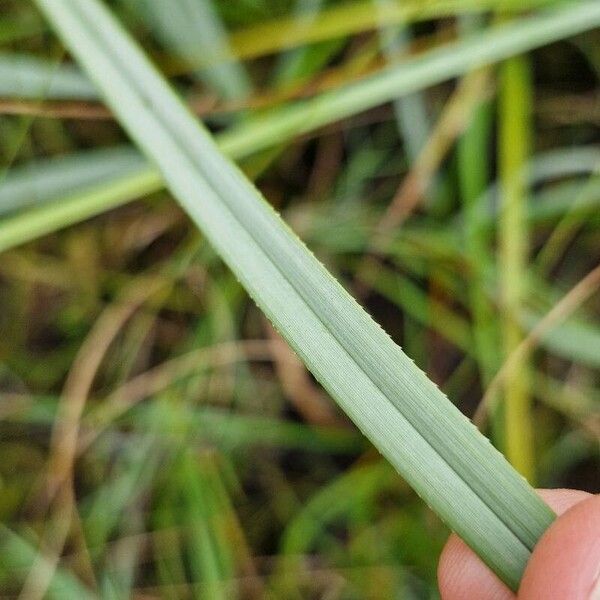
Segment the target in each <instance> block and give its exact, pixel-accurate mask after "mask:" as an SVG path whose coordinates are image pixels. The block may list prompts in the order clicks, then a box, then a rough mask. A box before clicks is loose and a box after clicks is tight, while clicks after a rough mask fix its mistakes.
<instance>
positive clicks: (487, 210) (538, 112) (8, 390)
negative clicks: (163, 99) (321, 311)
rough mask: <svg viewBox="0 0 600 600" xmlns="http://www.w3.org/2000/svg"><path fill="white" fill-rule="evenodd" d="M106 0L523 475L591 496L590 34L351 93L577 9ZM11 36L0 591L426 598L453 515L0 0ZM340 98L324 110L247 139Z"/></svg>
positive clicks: (0, 30)
mask: <svg viewBox="0 0 600 600" xmlns="http://www.w3.org/2000/svg"><path fill="white" fill-rule="evenodd" d="M110 4H111V6H112V8H113V9H114V10H115V11H117V13H118V14H119V16H120V18H121V19H122V20H123V21H124V22H125V23H126V25H127V27H128V29H129V30H130V31H133V32H134V33H135V34H136V36H137V37H138V39H139V40H140V41H141V42H142V43H143V44H144V46H145V48H146V49H147V50H148V51H149V52H150V53H151V54H152V56H153V58H154V59H155V61H156V62H157V64H158V65H159V66H160V67H161V69H162V70H163V71H164V72H165V73H166V74H167V75H169V77H170V78H171V80H172V82H173V83H174V85H175V86H176V87H177V88H178V89H179V90H180V92H181V93H182V94H183V96H184V97H185V99H186V101H187V102H188V103H189V104H190V106H191V107H192V108H193V110H195V111H196V112H197V113H198V114H199V115H200V116H202V117H203V118H204V120H205V121H206V122H207V123H208V124H209V125H210V126H211V127H212V128H214V130H215V131H216V132H219V135H221V136H222V138H221V139H223V140H224V142H223V143H224V144H226V143H227V142H226V140H229V143H230V146H231V147H235V144H234V143H233V142H231V140H232V139H233V138H235V132H236V131H238V132H241V133H240V134H239V135H238V137H237V138H235V139H237V140H238V143H240V144H241V146H238V148H239V147H243V148H245V149H244V150H243V151H242V150H239V149H238V150H237V151H235V150H233V151H232V153H234V154H235V153H236V152H237V154H238V155H240V156H239V157H238V158H240V160H241V165H242V168H243V169H244V171H245V172H246V173H247V174H248V175H249V176H251V177H252V178H253V179H254V180H255V181H256V182H257V185H258V186H259V187H260V188H261V190H262V191H263V192H264V193H265V195H266V196H267V198H268V199H269V200H270V202H272V204H273V205H274V206H275V207H276V209H277V210H278V211H280V212H281V213H282V214H283V215H284V217H285V218H286V220H287V221H288V222H289V223H290V224H291V226H292V227H293V228H294V229H295V231H297V232H298V233H299V235H300V237H302V238H303V239H304V240H306V242H307V243H308V245H309V246H310V247H311V248H312V249H314V250H315V252H316V253H317V254H318V256H319V258H320V259H321V260H322V261H323V262H324V263H325V264H326V265H327V266H328V268H329V269H330V270H331V271H332V272H334V273H335V274H336V275H337V276H338V277H339V278H340V279H342V280H343V281H344V282H345V284H346V286H347V287H348V288H349V289H351V290H352V292H353V293H354V294H355V295H356V296H357V297H358V298H359V299H360V300H361V302H362V303H363V304H364V305H365V306H366V307H367V308H368V310H369V312H370V313H371V314H372V315H373V316H374V317H375V319H376V320H377V321H378V322H380V323H381V324H382V325H383V326H384V327H385V329H386V330H387V331H388V332H389V333H390V334H391V335H392V336H393V338H394V339H395V340H396V341H397V342H398V343H400V344H401V345H402V347H403V348H404V349H405V351H406V352H407V353H408V354H409V355H410V356H411V357H412V358H413V359H414V360H415V361H416V362H417V364H418V365H419V366H420V367H421V368H423V369H424V370H425V371H426V372H427V373H428V375H429V376H430V377H431V378H432V379H433V380H434V381H436V382H437V383H438V384H439V385H440V386H441V387H442V389H443V390H444V391H445V392H446V393H447V394H448V395H449V396H450V398H451V399H452V400H453V401H454V402H455V403H456V404H457V405H458V406H459V407H460V408H461V410H463V412H465V413H466V414H468V415H469V416H473V417H474V418H475V420H476V422H477V423H478V424H480V426H481V427H484V428H485V430H486V432H487V433H488V434H489V435H491V437H492V439H493V441H494V443H495V444H496V445H497V446H498V447H499V448H500V449H501V450H502V451H504V452H505V453H506V454H507V456H508V457H509V459H510V460H511V462H512V463H513V464H514V465H515V466H516V467H517V468H518V469H519V470H520V471H521V472H522V473H523V474H524V475H526V476H527V478H528V479H529V480H530V481H531V482H532V483H534V484H536V485H538V486H548V487H555V486H566V487H577V488H581V489H586V490H589V491H593V492H598V491H600V476H599V466H600V462H599V445H598V442H599V438H600V392H599V391H598V381H599V377H598V373H599V368H600V295H599V294H598V293H597V289H598V287H600V266H599V262H600V218H599V217H598V215H599V214H600V213H599V212H598V206H599V205H600V185H599V183H600V182H599V180H598V167H599V166H600V145H599V138H598V127H599V125H600V113H599V102H598V77H599V75H600V54H599V51H598V48H599V47H600V46H599V44H598V42H599V35H600V34H599V32H598V29H593V30H591V31H588V32H585V33H581V34H578V35H566V34H565V36H566V37H565V38H564V39H561V40H560V41H555V42H554V43H552V44H550V45H543V44H545V42H540V44H539V45H540V46H541V47H539V48H535V47H534V46H535V44H533V45H532V47H533V48H534V49H533V50H531V51H530V52H528V53H527V54H520V55H519V56H515V57H512V58H508V59H507V60H504V61H502V62H500V63H499V64H492V65H489V64H488V63H489V62H495V61H493V60H491V61H490V60H487V61H485V62H486V66H481V65H480V64H478V61H477V58H476V57H474V58H473V61H472V65H470V67H469V68H465V69H464V70H463V71H461V75H460V77H459V78H458V79H455V80H453V81H450V82H444V81H443V79H444V78H443V77H441V76H440V77H438V78H437V79H435V81H439V83H435V84H433V85H431V84H424V85H421V86H419V85H415V86H414V88H413V89H411V90H410V91H411V93H410V94H408V95H406V94H402V95H401V96H400V97H398V98H396V99H394V100H393V102H391V103H385V104H381V103H380V104H379V105H377V106H374V107H373V108H370V109H369V110H366V111H361V112H360V113H357V114H352V115H351V116H348V117H347V118H344V119H342V120H339V119H338V118H337V116H336V105H335V104H334V102H335V90H337V89H341V88H343V86H346V85H348V84H356V83H360V82H361V81H363V80H364V78H365V77H366V76H368V75H371V74H373V73H377V72H379V71H381V70H382V69H385V68H389V67H394V66H400V67H401V66H402V65H403V64H404V63H406V64H407V65H413V64H415V63H414V62H411V61H419V60H421V63H420V65H421V66H420V67H419V68H422V69H424V70H426V69H427V68H428V65H432V64H433V62H434V59H433V58H431V57H432V56H433V55H432V52H435V50H436V49H437V48H439V49H441V52H442V53H443V52H444V51H445V48H446V47H448V48H450V47H455V46H452V44H461V43H463V42H465V43H468V42H469V40H471V39H473V36H486V35H489V33H488V30H489V29H490V28H493V27H495V26H496V23H497V22H498V21H502V22H505V23H509V24H510V23H515V24H516V26H518V24H519V22H520V21H521V20H523V19H526V18H527V17H528V14H529V13H531V12H535V11H542V10H544V9H546V8H552V7H553V6H551V5H555V4H557V3H556V2H551V1H549V0H528V1H527V2H523V1H521V2H519V3H517V2H513V1H510V0H487V1H485V2H481V1H480V2H473V1H470V0H452V1H450V0H435V1H433V0H432V1H430V2H428V3H422V2H408V3H398V2H396V1H394V0H373V1H372V0H358V1H356V2H325V1H320V0H297V1H295V2H292V1H290V2H275V1H274V0H253V1H250V0H234V1H232V2H219V1H217V0H214V1H211V0H173V1H170V2H168V3H167V2H164V1H162V0H120V1H119V2H111V3H110ZM576 4H577V3H576V2H575V3H571V4H570V3H569V2H562V3H560V5H561V6H562V7H566V9H568V7H569V6H575V5H576ZM590 7H591V4H590ZM590 10H591V8H590ZM596 12H597V11H596ZM565 14H568V10H566V11H565ZM558 37H560V36H558ZM483 39H485V38H483ZM548 41H550V40H548ZM0 43H1V44H2V53H0V161H1V164H2V166H1V169H2V174H1V176H0V177H1V179H0V248H2V249H3V250H4V252H3V253H2V255H1V257H0V298H1V300H2V307H3V310H2V313H1V314H0V332H1V333H2V335H1V336H0V452H1V455H2V457H3V460H2V462H1V463H0V521H1V523H2V525H1V526H0V527H1V529H0V590H1V593H2V595H3V596H6V597H13V596H18V595H19V593H21V595H22V597H23V598H42V597H45V596H46V595H48V596H49V597H54V598H86V597H90V598H93V597H101V598H129V597H132V598H163V597H164V598H195V597H202V598H235V597H240V598H251V597H252V598H262V597H273V598H295V597H297V598H310V597H323V598H344V599H345V598H390V597H395V598H407V599H411V598H435V597H436V594H437V592H436V585H435V568H436V560H437V556H438V555H439V551H440V549H441V547H442V544H443V542H444V539H445V537H446V535H447V532H446V530H445V528H444V527H443V526H442V525H441V524H440V522H439V521H438V520H437V518H436V517H435V516H434V515H433V514H432V513H431V512H430V511H429V510H428V509H427V507H425V506H424V505H423V504H422V502H421V501H420V500H419V498H418V497H417V496H416V495H415V494H414V492H412V491H411V490H410V488H409V487H408V486H407V485H406V484H405V483H404V482H403V481H402V480H401V479H400V478H399V477H398V476H397V475H396V474H395V472H394V471H393V469H392V468H391V467H390V466H388V465H387V463H385V462H384V461H383V460H382V459H381V458H380V457H379V456H378V455H377V453H376V452H375V451H374V450H373V449H372V448H371V447H370V446H368V444H367V443H366V442H365V441H364V439H363V438H362V437H361V436H360V434H359V433H358V432H357V431H356V430H355V429H354V428H353V427H352V426H351V425H350V424H349V422H348V421H347V420H346V419H345V417H343V416H342V415H341V414H340V412H339V411H338V410H337V409H336V408H335V406H334V404H333V403H332V401H330V400H329V399H328V398H327V397H326V395H325V394H324V393H323V392H322V390H321V389H320V388H319V387H318V385H317V384H316V383H315V381H314V380H313V379H312V378H311V377H310V376H309V375H308V373H307V372H306V371H305V369H304V367H303V366H302V365H301V363H300V362H299V361H298V359H297V358H296V357H295V356H294V355H293V353H292V352H291V351H290V350H289V349H288V348H287V346H286V345H285V344H284V343H283V342H282V341H281V340H280V339H279V338H278V336H277V334H276V333H275V332H274V331H273V330H272V328H271V327H270V325H268V324H267V322H266V321H265V320H264V318H263V317H262V316H261V315H260V314H259V312H258V310H257V309H256V307H255V306H254V305H253V304H252V303H251V302H250V301H249V300H248V298H247V296H246V294H245V293H244V291H243V289H242V288H241V286H240V285H239V283H238V282H237V281H236V279H235V277H234V276H233V275H232V274H231V273H230V272H229V271H228V270H227V269H226V268H225V266H224V265H223V264H222V263H221V261H220V260H219V259H218V258H217V256H216V255H215V254H214V252H213V251H212V250H211V248H210V247H209V246H208V244H207V243H206V241H205V239H204V238H202V236H200V234H199V233H198V232H197V230H196V229H195V228H194V226H193V225H191V224H190V222H189V221H188V219H187V218H186V217H185V215H184V214H183V213H182V212H181V210H180V209H179V208H178V207H177V206H176V205H175V204H174V202H173V201H172V199H170V198H169V196H168V195H167V194H166V193H165V192H163V191H161V185H160V181H159V180H158V179H157V178H156V176H155V175H154V174H153V173H152V171H148V168H147V167H146V166H145V164H144V162H143V161H142V159H141V157H140V156H139V155H138V154H137V153H136V152H135V151H134V150H133V149H132V148H131V147H129V146H128V145H127V138H126V137H125V135H124V134H123V132H122V131H121V129H120V128H119V127H118V125H116V124H115V123H114V121H113V120H112V118H111V115H110V113H109V112H108V111H107V109H106V108H105V107H104V106H103V105H102V104H101V102H100V101H99V100H98V97H97V94H96V91H95V89H94V87H93V86H92V85H91V84H90V83H89V82H88V80H87V79H86V78H85V77H84V76H83V75H82V74H81V73H80V72H79V70H78V69H77V68H76V67H74V66H73V64H72V62H71V61H70V59H69V57H68V56H65V52H64V50H63V49H62V48H61V46H60V44H59V43H58V42H57V40H56V38H55V37H54V36H53V35H52V34H51V33H50V31H49V30H48V28H47V26H46V25H45V23H44V21H43V20H42V19H41V17H40V15H39V14H38V13H37V11H36V10H35V8H34V7H33V5H32V4H31V3H29V2H22V1H17V0H15V1H6V0H0ZM515 43H516V42H515ZM509 54H510V53H508V54H505V55H503V56H502V58H504V57H505V56H508V55H509ZM415 57H416V58H415ZM320 94H324V96H322V98H323V100H322V101H321V104H320V105H319V106H321V107H323V104H324V103H325V104H326V103H327V102H329V103H330V105H329V106H328V107H326V110H327V111H328V113H327V114H331V115H332V116H331V117H330V118H328V121H327V122H319V123H318V125H319V128H318V129H314V128H312V129H311V128H310V127H308V126H306V127H303V125H302V124H299V125H298V126H297V127H298V129H297V132H296V133H294V131H287V130H285V135H286V140H283V139H282V140H280V141H279V142H280V143H273V140H271V141H269V142H268V143H267V144H266V145H263V146H260V143H259V142H253V141H252V140H251V139H250V138H249V137H248V136H249V135H250V134H251V133H252V131H259V130H260V129H261V127H269V126H270V125H269V123H272V122H274V121H276V120H277V119H278V118H279V115H282V114H283V115H284V117H285V114H286V113H285V111H286V110H288V109H286V106H288V105H290V106H292V110H293V107H294V106H295V105H296V104H295V103H296V102H302V101H303V100H304V99H308V101H309V102H310V99H311V98H313V97H319V95H320ZM327 94H330V95H327ZM314 106H316V105H314ZM340 110H341V111H342V114H347V113H346V112H344V111H343V110H342V109H340ZM287 114H289V113H287ZM270 119H271V120H270ZM265 123H266V125H265ZM257 124H258V125H257ZM244 131H246V132H250V134H246V137H245V138H243V137H241V136H243V135H244ZM260 135H265V136H266V137H268V134H267V133H265V132H264V130H263V131H262V133H260ZM227 136H229V137H227ZM288 139H289V141H288ZM240 140H241V141H240ZM275 141H276V142H277V141H278V140H275ZM244 144H245V145H244ZM248 148H249V149H248ZM111 209H112V210H111ZM67 225H68V227H67Z"/></svg>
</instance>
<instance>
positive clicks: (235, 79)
mask: <svg viewBox="0 0 600 600" xmlns="http://www.w3.org/2000/svg"><path fill="white" fill-rule="evenodd" d="M128 2H129V4H132V5H134V6H135V8H136V9H137V11H138V14H140V16H142V17H143V18H145V19H147V20H148V21H150V24H151V25H152V27H153V29H154V31H155V32H156V34H157V37H158V38H159V39H160V41H162V42H163V43H164V44H165V46H167V47H169V48H171V49H172V50H174V51H175V52H176V53H177V54H178V55H179V56H181V57H182V58H183V59H184V60H185V61H186V62H187V63H188V64H189V65H190V66H194V65H199V64H205V65H207V66H206V67H205V68H204V69H202V70H200V71H198V72H197V73H195V75H196V76H197V77H199V78H201V79H204V80H205V81H206V83H207V84H208V85H209V87H211V88H212V90H213V91H214V92H216V93H217V94H219V95H220V96H221V97H222V98H224V99H226V100H239V99H240V98H244V97H246V96H247V95H248V94H249V93H250V90H251V83H250V79H249V78H248V74H247V73H246V71H245V69H244V66H243V65H242V64H241V63H240V62H238V61H237V60H236V59H235V57H234V56H233V54H232V52H231V49H230V48H229V43H228V39H227V32H226V31H225V28H224V27H223V24H222V23H221V21H220V19H219V17H218V15H217V13H216V10H215V7H214V6H213V2H212V1H211V0H171V1H170V2H164V0H128Z"/></svg>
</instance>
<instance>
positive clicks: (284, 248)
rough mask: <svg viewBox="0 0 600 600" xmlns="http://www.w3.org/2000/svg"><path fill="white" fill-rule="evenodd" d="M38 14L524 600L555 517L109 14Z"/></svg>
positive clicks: (236, 260) (227, 253)
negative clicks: (526, 578) (524, 587)
mask: <svg viewBox="0 0 600 600" xmlns="http://www.w3.org/2000/svg"><path fill="white" fill-rule="evenodd" d="M37 4H38V5H39V6H40V8H42V9H43V11H44V12H45V14H46V15H47V17H48V18H49V19H50V21H51V22H52V23H53V24H54V26H55V28H56V29H57V31H58V32H59V34H60V35H61V37H62V38H63V40H64V41H65V42H66V43H67V45H68V46H69V48H70V50H71V51H72V52H73V53H74V55H75V56H76V58H77V59H78V61H79V62H80V63H81V65H82V66H83V67H84V68H85V70H86V71H87V72H88V75H89V76H90V77H91V78H92V79H93V80H94V81H95V82H96V84H97V85H98V87H99V88H100V89H101V90H102V92H103V94H104V96H105V98H106V101H107V103H108V104H109V105H110V106H111V108H112V110H113V111H114V112H115V114H116V115H117V117H118V119H119V120H120V122H121V123H122V125H123V126H124V127H125V128H126V130H127V131H128V132H129V134H130V135H131V137H132V138H133V139H134V140H135V141H136V143H137V145H138V146H139V147H140V148H141V149H142V150H143V151H144V153H145V154H147V156H148V157H149V158H150V159H151V160H152V161H153V162H155V163H156V164H157V166H158V167H159V168H160V170H161V172H162V174H163V176H164V178H165V181H166V184H167V186H168V188H169V189H170V191H171V192H172V193H173V195H174V196H175V197H176V198H177V200H178V201H179V202H180V204H181V205H182V206H183V208H184V209H185V210H186V211H187V212H188V214H189V215H190V216H191V218H192V219H193V220H194V221H195V223H196V224H197V225H198V226H199V228H200V229H201V230H202V231H203V232H204V233H205V235H206V236H207V238H208V239H209V240H210V241H211V243H212V244H213V246H214V247H215V248H216V249H217V251H218V252H219V253H220V255H221V256H222V258H223V259H224V260H225V262H226V263H227V264H228V265H229V267H230V268H231V269H232V270H233V271H234V272H235V273H236V275H237V276H238V278H239V279H240V281H241V283H242V284H243V285H244V287H245V288H246V289H247V290H248V292H249V293H250V295H251V296H252V297H253V298H254V300H255V301H256V303H257V304H258V305H259V307H260V308H261V309H262V310H263V311H264V312H265V313H266V315H267V316H268V317H269V318H270V320H271V321H272V322H273V323H274V325H275V327H276V328H277V329H278V330H279V331H280V332H281V333H282V335H283V336H284V337H285V338H286V340H287V341H288V342H289V343H290V345H291V346H292V347H293V348H294V350H295V351H296V352H297V353H298V354H299V356H300V357H301V358H302V360H303V361H304V362H305V363H306V365H307V366H308V368H309V369H310V370H311V371H312V372H313V373H314V374H315V376H316V377H317V378H318V379H319V381H320V382H321V383H322V385H323V386H324V387H325V388H326V389H327V390H328V391H329V393H330V394H331V395H332V396H333V397H334V398H335V399H336V401H337V402H338V403H339V404H340V406H341V407H342V408H343V409H344V410H345V411H346V412H347V413H348V415H349V416H350V417H351V418H352V419H353V420H354V422H355V423H356V424H357V425H358V426H359V427H360V429H361V430H362V431H363V432H364V433H365V435H366V436H367V437H369V439H371V440H372V442H373V443H374V444H375V445H376V446H377V447H378V448H379V450H380V451H381V452H382V454H383V455H384V456H385V457H386V458H387V459H388V460H389V461H390V462H391V463H392V464H393V465H394V466H395V467H396V469H397V470H398V471H399V472H400V473H401V474H402V475H403V476H404V477H405V479H406V480H407V481H408V482H409V483H410V484H411V485H412V486H413V487H414V488H415V490H416V491H417V492H418V493H419V494H420V495H421V496H422V497H423V498H424V499H425V500H426V501H427V502H428V503H429V504H430V505H431V506H432V508H433V509H434V510H435V511H436V512H437V513H438V514H439V515H440V516H441V518H442V519H444V520H445V521H446V522H447V523H448V524H449V525H450V526H451V527H452V528H453V529H454V530H455V531H456V532H457V533H458V534H459V535H460V536H461V537H462V538H463V539H464V540H465V541H466V542H467V543H468V544H469V545H470V546H471V547H472V548H473V549H474V550H475V551H476V552H478V554H479V555H480V556H481V557H482V558H483V559H484V560H485V561H486V563H487V564H488V565H490V567H491V568H493V569H494V570H495V572H496V573H498V575H499V576H500V577H502V579H503V580H504V581H506V582H507V584H508V585H510V586H511V587H512V588H513V589H516V587H517V586H518V582H519V579H520V576H521V573H522V571H523V568H524V566H525V564H526V561H527V559H528V557H529V555H530V552H531V550H532V548H533V546H534V545H535V543H536V542H537V540H538V539H539V536H540V535H541V534H542V533H543V532H544V531H545V529H546V528H547V527H548V525H549V524H550V523H551V522H552V520H553V518H554V515H553V513H552V511H551V510H550V509H549V508H548V507H547V506H546V505H545V504H544V503H543V502H542V501H541V500H540V499H539V498H538V496H537V495H536V494H535V492H534V491H533V489H531V488H530V487H529V486H528V485H527V484H526V482H525V481H524V480H523V479H522V478H521V477H520V476H519V475H518V474H517V473H516V472H515V471H514V470H513V469H512V468H511V467H510V466H509V465H508V463H507V462H506V460H505V459H504V458H503V457H502V456H501V455H500V454H499V453H498V452H497V451H496V450H495V449H494V448H493V447H492V446H491V445H490V444H489V442H488V441H487V440H486V439H485V438H484V437H483V436H481V435H480V434H479V433H478V432H477V430H476V429H475V428H474V427H473V425H472V424H471V423H470V422H469V421H468V420H467V419H466V418H465V417H464V416H463V415H462V414H461V413H460V412H459V411H458V410H457V409H456V408H455V407H454V406H453V405H452V404H451V403H450V402H449V401H448V400H447V398H446V397H445V396H444V395H443V394H442V392H441V391H440V390H439V389H438V388H437V387H436V386H435V385H434V384H433V383H432V382H431V381H429V380H428V379H427V377H426V376H425V374H424V373H423V372H422V371H420V370H419V369H418V368H417V367H416V366H415V364H414V363H413V362H412V361H411V360H410V358H408V357H407V356H406V355H405V354H404V353H403V352H402V350H401V349H400V348H399V347H398V346H397V345H395V344H394V343H393V341H392V340H391V339H390V338H389V336H388V335H387V334H386V333H385V332H384V331H383V330H382V329H381V328H380V327H379V326H378V325H377V324H376V323H375V322H374V321H373V320H372V319H371V318H370V317H369V316H368V315H367V314H366V313H365V312H364V311H363V310H362V309H361V308H360V307H359V306H358V304H357V303H356V302H355V301H354V300H353V299H352V298H351V297H350V295H349V294H348V293H347V292H346V291H345V290H344V289H343V288H342V286H341V285H340V284H339V283H338V282H337V281H335V279H334V278H333V277H332V276H331V275H330V274H329V273H328V272H327V271H326V269H325V268H324V267H323V266H322V265H321V264H320V263H319V262H318V260H317V259H316V258H315V257H314V256H313V255H312V254H311V253H310V252H309V251H308V250H307V249H306V247H305V246H304V245H303V244H302V242H301V241H300V240H299V239H298V238H297V237H296V236H295V235H294V234H293V232H292V231H291V230H289V229H288V228H287V226H286V225H285V224H284V223H283V222H282V221H281V219H280V218H279V217H278V216H277V214H276V213H275V212H274V211H273V210H272V208H271V207H270V206H269V205H268V203H267V202H266V201H265V200H264V199H263V198H262V197H261V196H260V194H259V193H258V192H257V190H256V189H255V188H254V187H253V186H252V185H251V184H250V183H249V182H248V180H247V179H246V178H245V177H244V175H243V174H242V173H241V172H240V171H239V170H238V169H237V168H236V167H235V166H234V165H233V164H232V163H231V162H230V161H229V160H228V159H226V158H225V157H224V156H223V155H222V154H221V152H220V151H219V149H218V148H217V146H216V144H215V143H214V141H213V140H212V138H211V136H210V135H209V133H208V132H207V131H206V130H205V129H204V128H203V127H202V126H201V125H200V124H199V123H198V122H197V121H196V119H195V118H194V117H193V116H192V115H191V114H190V113H189V112H188V111H187V110H186V108H185V107H184V105H183V104H182V103H181V101H180V100H179V98H178V97H177V96H176V95H175V94H174V93H173V92H172V91H171V89H170V88H169V87H168V85H167V84H166V83H165V81H164V79H163V78H162V77H161V76H160V75H159V74H158V73H157V72H156V71H155V70H154V68H153V67H152V65H151V64H150V63H149V62H148V61H147V59H146V58H145V56H144V55H143V53H142V52H141V51H140V50H139V48H138V47H137V46H136V45H135V44H134V43H133V42H132V41H131V40H130V39H129V37H128V35H127V34H126V32H125V31H124V30H122V29H121V28H120V27H119V26H118V24H117V23H116V22H115V21H114V19H113V18H112V16H111V14H110V13H109V12H108V11H107V10H106V9H104V8H103V6H102V5H101V4H99V3H98V2H97V1H96V0H37ZM342 112H343V111H342Z"/></svg>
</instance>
